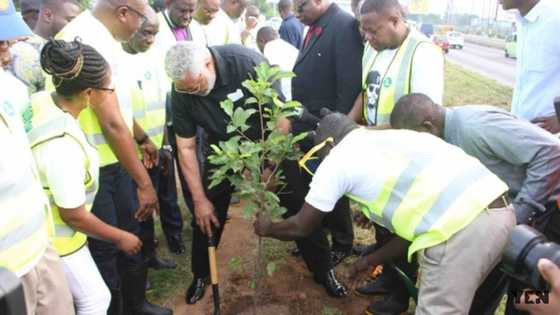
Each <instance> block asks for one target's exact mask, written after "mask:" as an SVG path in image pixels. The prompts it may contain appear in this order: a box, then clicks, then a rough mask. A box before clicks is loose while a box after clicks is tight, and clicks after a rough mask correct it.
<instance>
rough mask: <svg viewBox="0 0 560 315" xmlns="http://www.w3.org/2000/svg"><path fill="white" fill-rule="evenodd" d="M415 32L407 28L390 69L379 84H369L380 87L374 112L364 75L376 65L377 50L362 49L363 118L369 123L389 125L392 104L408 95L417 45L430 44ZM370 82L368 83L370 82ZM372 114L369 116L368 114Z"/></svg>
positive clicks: (366, 47)
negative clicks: (370, 106) (407, 33)
mask: <svg viewBox="0 0 560 315" xmlns="http://www.w3.org/2000/svg"><path fill="white" fill-rule="evenodd" d="M414 34H416V33H415V32H414V31H412V30H411V31H410V33H409V35H408V36H407V38H406V39H405V41H404V42H403V43H402V45H401V46H400V47H399V48H398V49H397V52H396V53H395V56H394V58H393V60H392V61H391V64H390V65H389V68H388V69H387V70H386V72H385V74H380V75H381V78H380V82H379V86H377V87H375V86H371V88H377V89H379V92H378V95H377V97H378V99H377V104H376V105H377V112H371V113H370V110H373V109H370V108H369V106H368V99H369V96H370V95H369V88H370V87H369V86H368V82H367V77H368V75H369V73H370V72H371V69H372V68H373V66H374V65H375V62H376V60H377V57H378V56H379V53H378V52H377V51H375V50H374V49H373V48H372V47H371V46H370V45H369V44H367V45H366V46H365V48H364V57H363V60H362V65H363V73H362V91H363V116H364V121H366V122H367V123H368V125H383V124H388V123H389V122H390V118H391V112H392V111H393V108H394V107H395V103H396V102H397V101H398V100H399V99H400V98H401V97H402V96H404V95H407V94H410V91H411V82H410V81H411V79H412V64H413V60H414V54H415V52H416V49H417V48H418V46H419V45H420V44H422V43H425V44H429V45H433V44H432V43H430V41H429V40H428V39H427V38H423V37H420V36H416V35H414ZM370 85H371V84H370ZM373 105H375V104H373ZM370 116H372V117H370Z"/></svg>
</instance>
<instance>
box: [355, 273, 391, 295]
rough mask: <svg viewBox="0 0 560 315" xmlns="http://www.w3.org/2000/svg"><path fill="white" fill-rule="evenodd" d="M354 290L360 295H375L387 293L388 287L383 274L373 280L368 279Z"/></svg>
mask: <svg viewBox="0 0 560 315" xmlns="http://www.w3.org/2000/svg"><path fill="white" fill-rule="evenodd" d="M356 292H357V293H358V294H360V295H377V294H387V293H389V289H388V288H387V287H386V285H385V281H384V280H383V276H381V277H379V278H377V279H375V280H369V281H367V282H366V284H364V285H363V286H361V287H359V288H356Z"/></svg>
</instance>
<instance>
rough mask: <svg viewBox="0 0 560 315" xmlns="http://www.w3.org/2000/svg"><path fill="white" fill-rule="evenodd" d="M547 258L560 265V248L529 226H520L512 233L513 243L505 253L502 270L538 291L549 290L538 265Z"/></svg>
mask: <svg viewBox="0 0 560 315" xmlns="http://www.w3.org/2000/svg"><path fill="white" fill-rule="evenodd" d="M541 258H547V259H550V260H551V261H553V262H554V263H555V264H557V265H560V246H559V245H558V244H555V243H552V242H547V241H546V238H545V237H544V235H542V234H541V233H540V232H538V231H537V230H535V229H533V228H531V227H529V226H527V225H518V226H516V227H515V228H514V229H513V231H512V233H511V243H510V245H509V246H508V248H507V249H506V251H505V252H504V256H503V260H502V270H503V271H504V272H505V273H507V274H508V275H510V276H512V277H514V278H516V279H517V280H520V281H521V282H523V283H525V284H527V285H530V286H532V287H533V288H535V289H538V290H545V289H546V288H547V285H546V282H545V281H544V280H543V279H542V277H541V275H540V273H539V270H538V267H537V264H538V262H539V259H541Z"/></svg>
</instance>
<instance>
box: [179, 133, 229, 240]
mask: <svg viewBox="0 0 560 315" xmlns="http://www.w3.org/2000/svg"><path fill="white" fill-rule="evenodd" d="M176 138H177V151H178V154H179V164H180V165H181V167H180V169H181V171H182V172H183V176H184V177H185V179H186V181H187V184H188V186H189V190H190V192H191V195H192V198H193V203H194V215H195V219H196V222H197V224H198V226H199V227H200V228H201V229H202V231H203V232H204V233H206V235H212V224H214V225H215V226H216V227H218V226H219V225H220V223H219V221H218V218H217V217H216V215H215V214H214V206H213V204H212V202H210V201H209V200H208V198H207V197H206V193H205V192H204V186H203V184H202V177H201V176H200V168H199V163H198V158H197V156H196V137H191V138H182V137H180V136H176Z"/></svg>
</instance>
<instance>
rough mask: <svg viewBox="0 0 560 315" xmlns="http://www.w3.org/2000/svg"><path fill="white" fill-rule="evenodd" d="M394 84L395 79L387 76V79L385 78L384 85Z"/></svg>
mask: <svg viewBox="0 0 560 315" xmlns="http://www.w3.org/2000/svg"><path fill="white" fill-rule="evenodd" d="M392 84H393V79H391V78H385V80H383V87H386V88H388V87H390V86H391V85H392Z"/></svg>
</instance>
